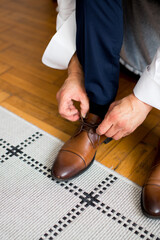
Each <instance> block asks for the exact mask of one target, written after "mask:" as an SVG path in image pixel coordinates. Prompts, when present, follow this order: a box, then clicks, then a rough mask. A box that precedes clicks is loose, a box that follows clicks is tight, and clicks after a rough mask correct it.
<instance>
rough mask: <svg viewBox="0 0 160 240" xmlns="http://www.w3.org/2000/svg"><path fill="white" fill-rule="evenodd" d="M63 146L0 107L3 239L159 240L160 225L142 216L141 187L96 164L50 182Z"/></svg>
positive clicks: (0, 230)
mask: <svg viewBox="0 0 160 240" xmlns="http://www.w3.org/2000/svg"><path fill="white" fill-rule="evenodd" d="M62 144H63V143H62V142H61V141H60V140H59V139H57V138H55V137H53V136H50V135H49V134H47V133H46V132H44V131H42V130H40V129H39V128H37V127H35V126H33V125H31V124H30V123H28V122H26V121H24V120H23V119H21V118H20V117H18V116H16V115H14V114H12V113H10V112H9V111H7V110H5V109H4V108H2V107H0V239H1V240H53V239H56V240H82V239H83V240H110V239H113V240H121V239H122V240H125V239H126V240H130V239H131V240H134V239H135V240H137V239H147V240H153V239H154V240H155V239H156V240H158V239H160V221H159V220H151V219H148V218H147V217H145V216H143V214H142V212H141V208H140V194H141V188H140V187H138V186H137V185H136V184H134V183H132V182H130V181H128V180H127V179H125V178H124V177H122V176H121V175H119V174H117V173H116V172H114V171H112V170H110V169H108V168H106V167H104V166H103V165H101V164H100V163H98V162H96V161H95V163H94V164H93V166H92V167H91V168H90V169H89V170H88V171H87V172H85V173H84V174H82V175H81V176H79V177H78V178H76V179H74V180H72V181H66V182H59V181H56V180H53V179H52V178H51V175H50V168H51V166H52V163H53V161H54V159H55V157H56V154H57V153H58V151H59V149H60V147H61V146H62ZM106 147H107V146H106Z"/></svg>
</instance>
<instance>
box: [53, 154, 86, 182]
mask: <svg viewBox="0 0 160 240" xmlns="http://www.w3.org/2000/svg"><path fill="white" fill-rule="evenodd" d="M84 168H85V164H84V161H83V160H82V159H81V157H80V156H78V155H76V154H75V153H72V152H69V151H60V152H59V154H58V156H57V158H56V159H55V162H54V164H53V167H52V170H51V173H52V176H53V177H54V178H57V179H61V180H67V179H70V178H72V177H74V176H75V175H77V174H78V173H79V172H80V171H82V170H83V169H84Z"/></svg>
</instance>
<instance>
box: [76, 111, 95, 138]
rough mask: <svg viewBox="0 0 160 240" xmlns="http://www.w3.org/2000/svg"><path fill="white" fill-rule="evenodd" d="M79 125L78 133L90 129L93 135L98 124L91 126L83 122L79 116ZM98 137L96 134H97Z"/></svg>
mask: <svg viewBox="0 0 160 240" xmlns="http://www.w3.org/2000/svg"><path fill="white" fill-rule="evenodd" d="M79 121H80V123H81V125H80V131H82V130H84V131H87V130H88V131H89V130H90V129H93V131H94V133H96V128H97V127H98V124H92V123H87V122H85V121H84V119H83V117H82V116H81V117H80V119H79ZM97 135H98V134H97Z"/></svg>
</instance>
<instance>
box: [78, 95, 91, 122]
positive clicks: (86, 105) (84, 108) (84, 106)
mask: <svg viewBox="0 0 160 240" xmlns="http://www.w3.org/2000/svg"><path fill="white" fill-rule="evenodd" d="M80 109H81V115H82V117H83V118H85V116H86V114H87V112H88V111H89V100H88V97H87V96H85V97H83V98H82V99H81V100H80Z"/></svg>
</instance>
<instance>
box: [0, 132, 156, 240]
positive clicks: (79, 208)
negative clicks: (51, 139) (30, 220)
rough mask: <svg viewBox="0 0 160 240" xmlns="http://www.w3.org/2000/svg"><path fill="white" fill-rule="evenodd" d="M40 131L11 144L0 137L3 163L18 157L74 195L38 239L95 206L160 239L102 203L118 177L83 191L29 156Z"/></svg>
mask: <svg viewBox="0 0 160 240" xmlns="http://www.w3.org/2000/svg"><path fill="white" fill-rule="evenodd" d="M42 136H43V134H42V133H40V132H36V133H34V134H32V136H29V137H28V138H27V139H25V140H24V141H23V142H21V143H20V144H18V145H16V146H13V145H11V144H10V143H7V142H6V141H5V140H3V139H0V147H2V148H3V149H5V151H6V152H5V153H4V154H2V155H1V156H0V163H4V162H5V161H8V160H9V159H10V158H12V157H13V156H16V157H18V158H19V159H20V160H22V161H23V162H25V163H26V164H27V165H29V166H30V167H32V168H34V169H35V170H37V171H38V172H40V173H41V174H43V175H45V176H46V177H47V178H50V179H51V180H52V181H54V182H55V183H56V184H59V185H60V186H61V187H63V188H64V189H66V190H67V191H69V192H70V193H71V194H74V195H75V196H77V198H78V200H79V202H78V203H77V204H76V206H75V207H73V208H72V209H71V210H70V212H68V213H66V214H65V215H64V216H63V217H62V219H59V220H58V222H57V223H56V224H54V225H53V226H51V227H50V229H48V230H47V231H46V232H45V233H44V235H43V236H41V237H40V238H39V240H53V239H55V238H56V237H57V236H58V235H60V234H61V233H62V231H63V230H64V229H66V227H67V226H68V225H69V224H71V223H73V222H74V220H75V219H77V218H78V217H79V216H80V215H81V213H82V212H84V211H86V210H87V209H88V207H94V208H95V209H97V211H99V212H100V213H101V214H105V215H106V217H108V218H111V219H112V220H113V221H117V223H118V224H121V226H122V227H125V228H127V229H128V230H129V231H131V232H133V233H134V234H135V235H137V237H139V239H146V240H152V239H154V240H160V238H155V235H154V234H153V233H151V232H150V231H149V230H147V229H144V228H143V227H142V226H139V225H138V224H137V223H135V222H134V221H132V220H131V219H128V218H127V217H125V216H124V215H123V214H121V213H120V212H117V211H116V210H115V209H112V208H111V207H110V206H107V205H106V204H105V203H103V202H101V201H100V199H98V198H99V196H100V195H101V194H103V193H104V192H105V191H107V190H108V188H110V187H111V186H112V185H113V184H114V183H115V182H116V181H117V180H118V178H117V177H116V176H114V175H113V174H109V175H108V176H107V177H106V178H105V179H103V180H102V181H101V182H100V183H99V184H98V185H97V186H95V187H94V189H93V190H92V191H91V192H90V193H87V192H86V191H83V189H81V188H79V187H78V186H76V185H75V184H73V183H72V182H71V181H64V182H61V181H58V180H55V179H53V178H52V177H51V174H50V171H51V169H49V168H48V167H47V166H45V165H44V164H42V163H40V162H39V161H37V160H36V159H34V158H32V157H31V156H29V155H28V154H26V153H25V152H24V150H25V148H26V147H27V146H28V145H30V144H33V143H34V142H35V141H36V140H37V139H39V138H40V137H42Z"/></svg>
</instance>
